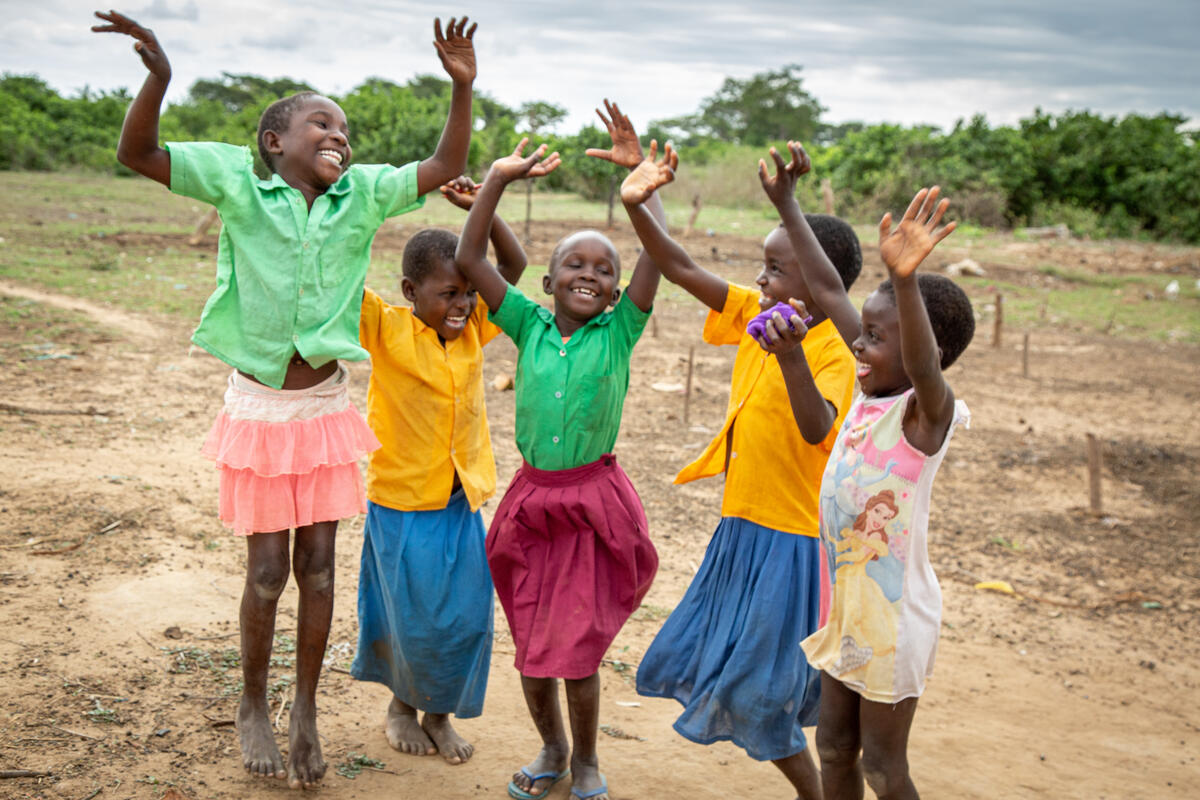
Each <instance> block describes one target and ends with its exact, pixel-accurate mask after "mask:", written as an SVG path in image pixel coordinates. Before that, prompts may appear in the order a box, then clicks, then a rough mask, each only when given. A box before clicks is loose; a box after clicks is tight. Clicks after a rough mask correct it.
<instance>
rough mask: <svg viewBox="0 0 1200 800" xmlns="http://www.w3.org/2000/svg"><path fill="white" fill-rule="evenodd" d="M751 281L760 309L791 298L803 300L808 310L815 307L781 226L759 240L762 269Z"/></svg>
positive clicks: (785, 232)
mask: <svg viewBox="0 0 1200 800" xmlns="http://www.w3.org/2000/svg"><path fill="white" fill-rule="evenodd" d="M754 282H755V283H756V284H758V288H759V291H761V292H762V296H761V297H759V298H758V306H759V308H761V309H763V310H764V311H765V310H766V309H768V308H772V307H773V306H774V305H775V304H776V303H786V302H787V301H788V300H789V299H791V298H793V297H794V298H796V299H797V300H801V301H803V302H804V304H805V305H806V306H808V307H809V309H810V310H811V309H813V308H815V304H814V303H813V301H812V296H811V295H810V294H809V293H808V284H806V283H805V282H804V276H803V274H802V273H801V272H800V262H799V261H797V260H796V254H795V253H794V252H792V244H791V242H789V241H788V236H787V231H785V230H784V229H783V228H776V229H775V230H773V231H771V232H770V233H769V234H767V238H766V239H765V240H764V241H763V268H762V270H761V271H760V272H759V273H758V277H757V278H755V279H754Z"/></svg>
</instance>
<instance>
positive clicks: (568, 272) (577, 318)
mask: <svg viewBox="0 0 1200 800" xmlns="http://www.w3.org/2000/svg"><path fill="white" fill-rule="evenodd" d="M554 250H555V255H554V256H552V260H551V263H550V271H549V273H547V274H546V276H545V277H543V278H542V288H543V289H544V290H545V292H546V294H550V295H553V296H554V316H555V320H556V321H557V323H558V328H559V331H560V332H561V333H564V334H568V335H569V334H571V333H573V332H574V331H576V330H578V329H579V328H581V327H583V326H584V324H586V323H587V321H588V320H590V319H592V318H593V317H595V316H597V315H599V314H601V313H602V312H603V311H604V309H606V308H608V307H609V306H611V305H613V304H614V303H616V301H617V297H618V296H619V294H620V289H619V288H618V286H617V282H618V280H619V279H620V277H621V262H620V260H619V258H618V256H617V251H616V250H615V249H613V246H612V242H610V241H609V240H608V238H607V237H605V236H604V235H603V234H600V233H597V232H596V231H580V232H579V233H573V234H571V235H570V236H568V237H567V238H566V239H563V240H562V241H561V242H559V244H558V246H557V247H555V248H554Z"/></svg>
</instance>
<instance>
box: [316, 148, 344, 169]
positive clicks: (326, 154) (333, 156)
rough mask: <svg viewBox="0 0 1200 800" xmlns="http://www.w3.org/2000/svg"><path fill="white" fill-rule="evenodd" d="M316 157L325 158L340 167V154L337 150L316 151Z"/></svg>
mask: <svg viewBox="0 0 1200 800" xmlns="http://www.w3.org/2000/svg"><path fill="white" fill-rule="evenodd" d="M317 155H319V156H320V157H321V158H327V159H329V160H330V161H332V162H333V163H335V164H337V165H338V166H339V167H340V166H341V165H342V154H341V153H339V152H338V151H337V150H318V151H317Z"/></svg>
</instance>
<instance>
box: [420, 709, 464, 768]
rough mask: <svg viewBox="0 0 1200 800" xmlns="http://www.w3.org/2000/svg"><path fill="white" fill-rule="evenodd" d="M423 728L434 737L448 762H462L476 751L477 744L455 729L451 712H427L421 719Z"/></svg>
mask: <svg viewBox="0 0 1200 800" xmlns="http://www.w3.org/2000/svg"><path fill="white" fill-rule="evenodd" d="M421 729H422V730H424V731H425V733H427V734H429V738H430V739H433V743H434V745H436V746H437V751H438V752H439V753H441V754H442V758H444V759H446V763H447V764H462V763H464V762H466V760H467V759H469V758H470V757H471V754H472V753H474V752H475V746H474V745H472V744H471V743H470V742H468V741H467V740H466V739H464V738H462V737H461V736H459V735H458V731H456V730H454V727H453V726H452V725H451V724H450V715H449V714H429V713H426V714H425V717H424V719H422V720H421Z"/></svg>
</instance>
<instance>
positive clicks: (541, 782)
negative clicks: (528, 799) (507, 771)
mask: <svg viewBox="0 0 1200 800" xmlns="http://www.w3.org/2000/svg"><path fill="white" fill-rule="evenodd" d="M569 772H570V770H568V769H567V754H566V751H565V750H562V751H560V750H553V751H552V750H551V749H550V748H546V747H543V748H542V751H541V752H540V753H538V754H537V758H535V759H534V760H533V761H532V762H531V763H529V764H527V765H526V766H524V767H521V768H520V769H519V770H517V771H516V773H515V774H514V775H513V777H512V783H513V785H515V786H516V787H517V788H518V789H520V790H521V791H522V792H525V793H526V794H531V795H533V796H535V797H537V796H539V795H541V794H543V793H544V792H545V791H546V790H547V789H549V788H550V787H551V786H553V785H554V784H555V783H557V782H558V781H560V780H561V779H563V778H565V777H566V776H567V774H568V773H569ZM509 793H510V794H511V791H510V792H509Z"/></svg>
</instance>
